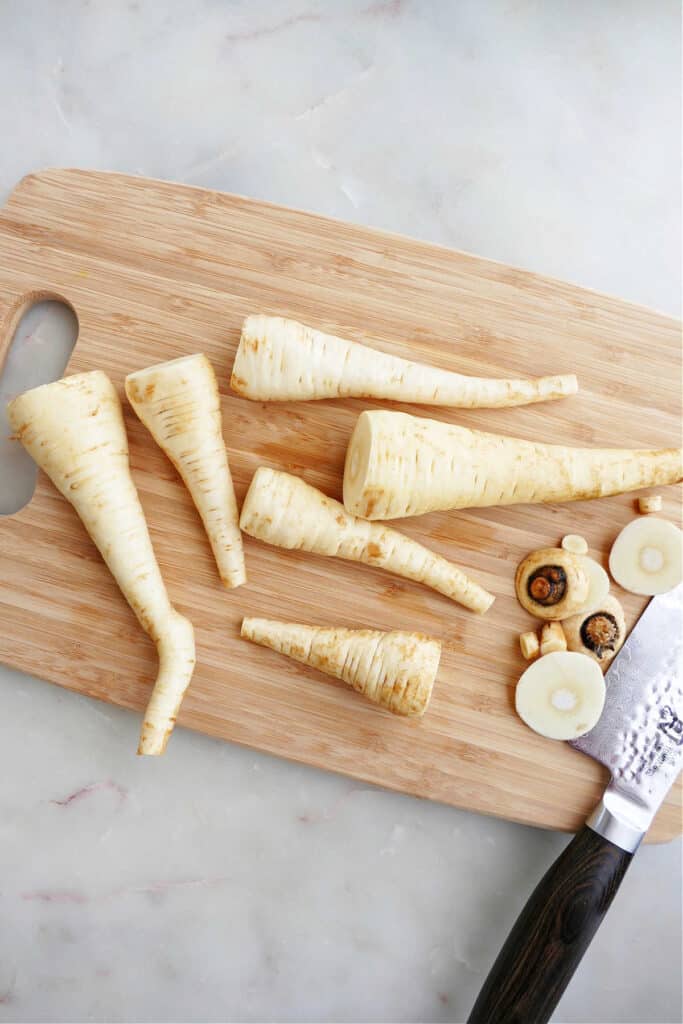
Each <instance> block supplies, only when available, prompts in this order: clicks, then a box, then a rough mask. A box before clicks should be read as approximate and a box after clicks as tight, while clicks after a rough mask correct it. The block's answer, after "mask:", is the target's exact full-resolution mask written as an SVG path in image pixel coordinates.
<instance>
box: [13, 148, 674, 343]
mask: <svg viewBox="0 0 683 1024" xmlns="http://www.w3.org/2000/svg"><path fill="white" fill-rule="evenodd" d="M82 175H83V176H85V175H88V176H91V175H96V176H97V177H101V178H103V179H105V178H110V179H112V180H115V181H118V182H121V183H123V184H125V183H137V182H139V183H144V184H150V185H156V186H162V187H168V188H174V189H177V188H180V189H184V190H187V191H192V192H205V193H207V192H208V193H210V194H211V195H213V196H220V197H225V198H227V199H232V200H236V201H237V202H240V203H243V204H245V205H246V206H249V207H251V208H263V207H266V208H267V209H269V210H272V211H274V212H277V213H279V214H285V215H287V214H292V215H295V216H302V217H305V218H310V219H311V220H313V221H318V222H323V223H325V224H329V225H333V226H335V225H336V226H339V227H343V228H351V229H354V230H358V231H359V232H369V233H371V234H372V235H373V236H375V237H383V238H386V239H387V241H389V242H393V243H399V244H401V245H410V246H419V247H420V248H423V249H424V250H426V251H429V252H432V253H433V252H435V251H437V252H440V253H441V254H444V255H450V256H457V257H459V258H461V259H464V260H466V261H468V262H470V263H471V264H472V265H473V266H479V267H490V268H492V269H493V270H500V271H507V272H510V271H512V272H513V273H515V274H519V275H520V278H522V279H523V280H525V281H527V282H531V281H537V282H539V283H543V284H547V285H550V286H551V287H569V288H571V289H572V291H573V292H577V291H580V292H581V293H582V294H584V295H585V296H586V297H588V298H592V299H593V300H602V301H607V302H609V303H615V304H617V305H619V306H621V307H628V308H630V309H631V310H633V311H634V312H636V313H637V312H640V313H645V314H647V315H649V316H652V317H657V318H658V319H660V320H662V322H663V323H662V326H664V323H666V324H668V325H669V326H670V327H674V328H676V329H679V330H681V329H683V319H679V318H677V317H675V316H673V315H672V314H670V313H664V312H663V311H661V310H658V309H655V308H653V307H651V306H647V305H645V304H644V303H637V302H632V301H631V300H629V299H624V298H621V297H620V296H618V295H612V294H610V293H609V292H601V291H599V290H598V289H595V288H590V287H588V286H586V285H583V284H577V283H576V282H574V281H567V280H565V279H563V278H558V277H553V276H551V275H548V274H544V273H542V272H541V271H536V270H530V269H529V268H527V267H522V266H519V265H518V264H512V263H506V262H505V261H504V260H498V259H495V258H494V257H492V256H482V255H479V254H478V253H473V252H469V251H468V250H466V249H457V248H454V247H453V246H448V245H444V244H443V243H441V242H431V241H429V240H427V239H423V238H415V237H414V236H412V235H406V234H403V233H402V232H398V231H391V230H390V229H387V228H382V227H377V226H375V225H371V224H358V223H356V222H354V221H348V220H344V219H342V218H341V217H331V216H329V214H324V213H317V212H315V211H314V210H307V209H304V208H303V207H297V206H288V205H286V204H284V203H275V202H272V201H271V200H268V199H259V198H257V197H255V196H247V195H243V194H242V193H239V192H225V191H222V190H220V189H213V188H205V187H204V186H202V185H192V184H188V183H186V182H178V181H173V180H171V179H167V178H150V177H147V176H145V175H142V174H128V173H126V172H123V171H104V170H99V169H98V170H88V169H87V168H83V167H55V166H48V167H44V168H41V169H40V170H38V171H29V172H28V173H27V174H24V175H23V176H22V177H21V178H20V179H19V181H18V182H17V183H16V185H15V186H14V188H13V189H12V191H11V192H10V193H9V195H8V197H7V199H6V201H5V203H4V204H3V206H1V207H0V229H1V228H2V219H3V215H4V214H5V213H6V212H7V211H8V210H10V209H11V207H12V205H13V204H14V203H15V202H16V201H17V200H18V199H19V198H20V196H21V193H22V192H23V191H24V190H26V189H27V188H28V187H30V186H31V185H32V184H33V182H34V181H46V182H48V181H53V180H54V179H55V178H56V177H62V176H63V177H65V178H67V179H72V178H76V179H77V178H79V177H80V176H82ZM46 297H50V298H55V299H57V300H61V301H67V303H68V300H66V299H64V298H63V297H62V296H60V295H49V296H46ZM32 301H34V302H35V301H38V300H37V299H35V298H34V299H33V300H32ZM68 304H69V305H70V303H68ZM1 340H2V339H1V337H0V342H1Z"/></svg>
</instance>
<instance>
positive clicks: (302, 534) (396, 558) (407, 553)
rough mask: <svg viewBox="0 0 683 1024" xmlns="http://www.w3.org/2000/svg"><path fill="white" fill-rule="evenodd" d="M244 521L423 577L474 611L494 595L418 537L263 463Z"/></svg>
mask: <svg viewBox="0 0 683 1024" xmlns="http://www.w3.org/2000/svg"><path fill="white" fill-rule="evenodd" d="M240 527H241V529H242V530H243V531H244V532H245V533H248V534H249V535H250V536H252V537H256V538H257V539H258V540H262V541H265V542H266V543H267V544H274V545H276V547H281V548H297V549H299V550H301V551H311V552H312V553H313V554H316V555H333V556H336V557H337V558H345V559H347V560H349V561H352V562H364V563H365V564H366V565H375V566H378V567H379V568H381V569H386V570H387V572H392V573H395V574H396V575H397V576H404V577H405V578H406V579H409V580H415V581H416V582H417V583H424V584H425V586H427V587H431V588H432V589H433V590H438V591H439V593H441V594H445V595H446V597H450V598H451V599H452V600H453V601H458V602H459V603H460V604H462V605H464V606H465V607H466V608H470V609H471V610H472V611H475V612H485V611H486V610H487V608H489V607H490V606H491V604H492V603H493V600H494V598H493V595H492V594H489V593H488V592H487V591H486V590H484V588H483V587H480V586H479V584H478V583H475V582H474V581H473V580H470V579H469V578H468V577H467V576H466V575H465V573H464V572H463V571H462V570H461V569H459V568H458V567H457V566H455V565H453V563H452V562H448V561H446V559H445V558H441V556H440V555H436V554H434V552H433V551H429V550H428V549H427V548H425V547H423V546H422V544H418V542H417V541H415V540H411V539H410V538H409V537H406V536H404V534H402V533H399V532H398V530H392V529H389V528H388V527H384V526H379V525H377V524H376V523H369V522H367V520H365V519H357V518H356V517H355V516H352V515H349V513H348V512H346V511H345V509H344V506H343V505H341V504H340V503H339V502H338V501H334V499H333V498H328V497H327V495H325V494H322V493H321V492H320V491H318V490H316V488H315V487H311V486H310V484H307V483H305V482H304V481H303V480H301V479H299V477H296V476H291V475H290V474H289V473H282V472H280V471H278V470H274V469H268V468H266V467H265V466H261V467H260V468H259V469H257V470H256V473H255V474H254V477H253V479H252V481H251V484H250V486H249V490H248V491H247V496H246V498H245V499H244V505H243V506H242V515H241V516H240Z"/></svg>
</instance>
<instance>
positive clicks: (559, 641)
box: [541, 622, 567, 657]
mask: <svg viewBox="0 0 683 1024" xmlns="http://www.w3.org/2000/svg"><path fill="white" fill-rule="evenodd" d="M566 650H567V641H566V639H565V636H564V630H563V629H562V625H561V624H560V623H559V622H546V624H545V625H544V626H543V628H542V629H541V657H544V656H545V655H546V654H553V653H554V652H555V651H566Z"/></svg>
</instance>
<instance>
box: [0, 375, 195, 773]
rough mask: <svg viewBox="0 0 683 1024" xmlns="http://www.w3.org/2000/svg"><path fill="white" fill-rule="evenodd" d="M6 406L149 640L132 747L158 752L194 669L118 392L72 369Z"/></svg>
mask: <svg viewBox="0 0 683 1024" xmlns="http://www.w3.org/2000/svg"><path fill="white" fill-rule="evenodd" d="M8 414H9V420H10V423H11V425H12V428H13V429H14V431H15V433H16V436H17V437H18V438H19V440H20V441H21V443H22V444H23V445H24V447H25V448H26V450H27V451H28V453H29V454H30V455H31V456H32V458H33V459H35V461H36V462H37V463H38V465H39V466H40V468H41V469H42V470H44V471H45V473H47V475H48V476H49V477H50V479H51V480H52V482H53V483H54V485H55V486H56V487H57V488H58V490H60V491H61V493H62V494H63V495H64V497H65V498H67V499H68V500H69V501H70V502H71V504H72V505H73V507H74V508H75V509H76V512H77V513H78V515H79V516H80V518H81V519H82V521H83V524H84V526H85V528H86V530H87V531H88V533H89V534H90V536H91V537H92V539H93V541H94V542H95V544H96V545H97V548H98V549H99V551H100V554H101V555H102V557H103V559H104V561H105V562H106V564H107V566H108V568H109V570H110V572H111V573H112V575H113V577H114V579H115V580H116V582H117V583H118V585H119V587H120V588H121V590H122V591H123V594H124V596H125V598H126V600H127V601H128V603H129V604H130V606H131V608H132V609H133V611H134V612H135V614H136V615H137V617H138V620H139V622H140V625H141V626H142V628H143V629H144V630H145V632H147V633H148V634H149V636H150V637H151V638H152V640H153V641H154V643H155V644H156V648H157V653H158V655H159V673H158V675H157V679H156V682H155V684H154V690H153V691H152V696H151V698H150V701H149V704H148V706H147V711H146V712H145V719H144V723H143V726H142V733H141V737H140V746H139V748H138V753H139V754H162V753H163V752H164V748H165V747H166V743H167V741H168V737H169V736H170V734H171V731H172V729H173V726H174V724H175V720H176V716H177V714H178V709H179V707H180V703H181V701H182V699H183V694H184V693H185V690H186V689H187V686H188V683H189V682H190V678H191V676H192V672H193V669H194V664H195V648H194V632H193V629H192V624H191V623H190V622H189V621H188V620H187V619H186V618H184V617H183V616H182V615H180V614H179V613H178V612H177V611H176V610H175V609H174V608H173V606H172V605H171V602H170V600H169V597H168V594H167V592H166V587H165V586H164V581H163V580H162V578H161V573H160V572H159V566H158V565H157V561H156V558H155V557H154V551H153V550H152V544H151V541H150V539H149V533H148V530H147V523H146V522H145V517H144V513H143V511H142V506H141V505H140V500H139V498H138V493H137V491H136V489H135V484H134V483H133V480H132V477H131V475H130V469H129V465H128V444H127V440H126V431H125V427H124V424H123V416H122V414H121V405H120V403H119V398H118V395H117V393H116V390H115V388H114V386H113V384H112V383H111V381H110V380H109V378H108V377H107V376H106V375H105V374H104V373H101V372H100V371H98V370H95V371H93V372H91V373H79V374H76V375H74V376H72V377H65V378H64V379H63V380H58V381H56V382H55V383H53V384H45V385H43V386H42V387H38V388H34V389H33V390H32V391H27V392H25V393H24V394H23V395H20V396H19V397H18V398H15V399H14V401H13V402H11V403H10V405H9V406H8Z"/></svg>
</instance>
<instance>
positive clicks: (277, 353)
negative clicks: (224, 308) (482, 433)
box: [230, 315, 578, 409]
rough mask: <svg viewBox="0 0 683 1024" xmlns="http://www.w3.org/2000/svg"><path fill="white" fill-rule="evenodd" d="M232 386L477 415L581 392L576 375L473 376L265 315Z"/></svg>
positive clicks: (269, 394) (272, 394) (244, 348)
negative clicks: (468, 410) (385, 400)
mask: <svg viewBox="0 0 683 1024" xmlns="http://www.w3.org/2000/svg"><path fill="white" fill-rule="evenodd" d="M230 386H231V388H232V389H233V391H236V392H237V393H238V394H240V395H243V396H244V397H245V398H250V399H252V400H253V401H259V402H267V401H271V402H288V401H308V400H310V399H316V398H389V399H393V400H394V401H399V402H416V403H419V404H423V405H452V406H459V407H461V408H471V409H473V408H489V409H493V408H497V407H503V406H512V405H530V404H531V403H533V402H545V401H549V400H551V399H554V398H564V397H565V396H566V395H574V394H576V392H577V390H578V384H577V381H576V377H575V375H574V374H573V373H572V374H563V375H558V376H554V377H539V378H538V379H536V380H495V379H491V378H486V377H465V376H463V375H462V374H460V373H453V372H451V371H450V370H441V369H439V368H438V367H435V366H427V365H425V364H424V363H413V362H410V361H409V360H407V359H400V358H399V357H398V356H391V355H388V354H387V353H386V352H378V351H377V350H376V349H373V348H368V346H367V345H361V344H359V343H358V342H355V341H346V340H345V339H344V338H337V337H335V336H334V335H332V334H323V332H322V331H317V330H315V328H313V327H306V326H305V325H304V324H300V323H297V322H296V321H295V320H285V319H283V318H282V317H279V316H262V315H259V316H248V317H247V319H246V320H245V321H244V325H243V327H242V336H241V338H240V344H239V348H238V349H237V354H236V356H235V362H234V364H233V368H232V377H231V379H230Z"/></svg>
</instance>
